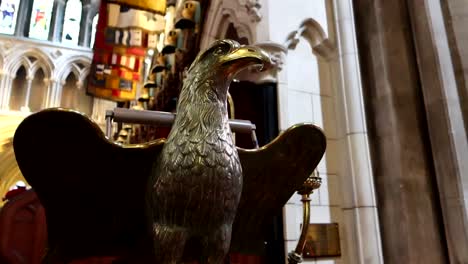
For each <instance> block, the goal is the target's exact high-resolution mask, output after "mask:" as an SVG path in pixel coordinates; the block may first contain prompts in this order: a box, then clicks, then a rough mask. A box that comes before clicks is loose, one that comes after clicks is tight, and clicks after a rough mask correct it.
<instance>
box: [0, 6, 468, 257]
mask: <svg viewBox="0 0 468 264" xmlns="http://www.w3.org/2000/svg"><path fill="white" fill-rule="evenodd" d="M0 11H1V12H0V197H1V198H2V199H0V263H1V264H3V263H5V264H36V263H54V264H55V263H76V264H78V263H82V264H85V263H95V264H99V263H100V264H110V263H120V262H117V261H116V257H118V256H115V255H107V256H103V255H96V256H92V254H91V255H90V256H88V257H87V258H77V259H70V260H68V261H55V260H51V259H48V258H46V257H45V256H46V255H47V256H48V255H50V253H49V252H51V251H53V250H52V249H50V248H49V246H48V244H49V243H48V238H50V237H51V236H52V235H53V234H48V229H50V228H51V227H50V226H49V225H52V224H51V223H50V222H51V221H50V220H49V221H47V217H46V215H49V214H48V213H47V212H45V211H44V210H45V209H44V205H45V204H44V205H43V204H41V201H42V199H43V197H44V196H41V195H39V194H38V195H39V197H38V195H36V192H35V186H32V185H34V184H31V183H30V182H28V180H26V178H25V176H24V175H23V173H22V169H20V167H21V166H19V165H18V163H20V160H19V159H18V162H17V158H18V154H19V153H16V155H15V148H16V145H17V144H16V143H14V137H15V132H16V131H17V128H18V127H19V126H20V124H22V122H23V121H25V120H27V119H28V118H29V117H31V116H34V114H35V113H38V112H39V113H40V112H41V111H43V110H45V109H49V108H66V109H73V110H74V111H77V112H80V113H82V114H84V115H86V116H87V117H89V119H90V120H92V121H90V122H93V123H95V124H96V125H97V126H96V127H99V129H100V131H99V132H96V133H102V134H103V135H106V136H107V138H108V140H109V141H112V142H114V143H115V144H117V145H119V146H130V145H138V144H145V143H147V142H153V141H157V140H158V139H160V138H166V137H168V133H169V131H170V129H171V128H170V126H167V125H165V126H158V125H157V124H156V123H152V124H149V123H144V122H143V123H138V122H134V123H133V122H130V121H128V119H127V122H126V121H125V118H123V119H122V120H124V121H119V115H118V114H119V113H120V114H122V115H123V116H124V115H126V114H127V115H132V116H139V115H140V116H141V115H146V116H148V115H147V114H146V113H156V115H157V116H158V118H166V117H168V116H169V117H172V118H174V116H175V118H177V117H178V115H177V109H178V108H177V106H178V103H179V102H182V100H179V99H180V98H179V95H180V93H181V90H182V89H183V87H184V81H185V80H186V78H187V75H188V74H190V71H191V69H190V65H191V64H192V63H194V62H198V60H200V57H197V54H199V53H200V52H203V51H205V50H210V48H211V47H213V46H212V45H213V43H219V42H216V41H218V40H225V39H229V40H234V41H236V43H240V45H248V46H247V47H256V48H258V49H261V50H262V51H263V52H265V54H267V55H268V56H269V63H268V64H265V65H266V66H264V69H263V70H262V71H257V70H254V69H253V68H252V69H251V68H248V69H245V70H243V71H241V72H239V73H237V74H236V75H235V76H233V80H232V83H231V85H230V88H229V93H228V95H227V98H226V100H227V102H228V107H227V109H228V116H229V119H230V120H233V121H236V120H238V122H239V123H240V124H241V125H245V126H248V127H249V129H250V130H249V133H250V132H251V130H253V131H255V133H254V135H255V137H253V136H252V135H251V134H249V133H241V132H236V131H234V129H233V132H235V133H234V135H233V140H234V143H235V145H236V146H237V147H239V148H243V149H255V148H257V149H258V148H259V149H260V150H261V149H265V148H267V146H269V144H270V142H276V141H275V138H277V137H280V136H281V135H285V134H287V133H288V131H290V128H291V127H292V128H294V127H295V126H297V124H305V123H307V124H308V123H310V124H313V125H315V126H316V127H319V128H320V129H321V131H322V132H323V134H324V135H325V139H324V142H325V141H326V150H325V153H324V155H323V157H322V159H321V160H320V162H319V163H318V165H317V166H316V167H314V170H313V173H311V174H310V178H308V181H307V182H305V183H304V186H305V185H306V184H307V183H309V184H310V183H311V182H310V181H309V179H313V180H316V181H314V182H313V183H315V184H317V183H318V184H317V185H313V187H310V186H309V187H310V188H311V189H310V190H309V192H308V193H307V194H304V189H300V188H297V189H296V190H294V194H293V195H292V196H291V197H290V198H289V199H288V201H287V202H285V203H284V204H283V206H282V209H281V210H279V211H278V212H276V214H275V215H272V216H271V217H268V218H267V219H264V221H263V222H262V223H263V224H262V228H263V229H264V230H261V231H260V232H262V235H263V242H264V243H263V244H264V245H262V249H261V250H260V252H261V253H257V251H256V252H255V253H249V252H244V251H242V252H241V251H236V250H235V249H231V251H230V252H229V255H228V256H227V257H226V258H225V262H224V263H231V264H257V263H258V264H260V263H264V264H277V263H278V264H279V263H281V264H283V263H289V264H292V263H301V262H302V263H314V264H315V263H316V264H331V263H343V264H354V263H365V264H377V263H454V264H456V263H457V264H458V263H468V250H467V249H468V133H467V129H468V101H467V100H468V29H467V27H465V26H464V25H466V24H465V23H468V2H466V1H464V0H420V1H412V0H393V1H387V0H372V1H369V0H289V1H281V0H133V1H131V0H53V1H51V0H0ZM229 43H231V42H229ZM232 45H234V44H232ZM235 45H238V44H235ZM235 45H234V46H235ZM236 47H237V46H236ZM249 51H250V50H249ZM202 58H203V57H202ZM75 113H76V112H75ZM158 113H159V114H158ZM112 118H113V119H112ZM171 122H172V121H171ZM176 122H177V121H176ZM252 124H253V125H252ZM232 127H233V126H232V125H231V128H232ZM64 131H65V130H64ZM80 131H81V130H80ZM83 131H84V129H83ZM239 131H240V130H239ZM28 132H29V133H30V134H31V135H33V134H36V133H37V134H36V135H44V137H45V138H44V140H53V138H51V137H48V136H47V134H48V133H45V132H43V131H28ZM23 134H24V133H23ZM307 136H308V135H304V141H303V144H304V145H306V144H307V140H306V137H307ZM63 137H64V138H66V137H68V140H70V141H74V140H76V139H77V138H76V137H79V135H78V134H77V133H71V134H70V135H64V136H63ZM74 137H75V138H74ZM297 147H298V148H300V147H302V145H301V143H300V144H298V146H297ZM31 151H33V150H32V149H31ZM34 151H35V150H34ZM69 151H71V152H70V153H73V150H69ZM90 151H91V150H90ZM31 153H33V152H31ZM34 153H35V155H37V159H38V160H39V159H40V160H42V159H48V162H49V163H48V164H51V165H50V166H49V167H50V168H49V169H51V170H53V169H54V167H56V168H62V167H63V166H62V165H61V164H59V163H60V160H62V158H57V159H56V160H54V157H52V156H51V157H47V156H46V155H48V153H50V151H48V150H47V149H43V150H42V151H39V152H36V151H35V152H34ZM81 154H83V155H82V156H79V155H77V154H76V153H75V154H73V155H71V157H78V158H79V159H82V160H83V161H85V163H84V164H83V166H86V160H87V159H88V161H89V164H99V162H100V161H99V160H92V161H91V160H89V159H90V158H91V157H96V155H94V154H92V153H89V154H87V153H86V152H85V153H80V155H81ZM42 155H45V157H40V156H42ZM88 155H89V156H88ZM302 158H309V157H301V160H302ZM310 158H311V159H312V157H310ZM96 159H99V157H96ZM298 159H299V158H298ZM108 160H109V159H108V158H107V157H102V162H101V163H102V166H107V167H108V168H118V167H119V166H120V164H117V162H115V164H113V163H112V162H109V163H110V164H104V162H105V161H108ZM131 161H132V162H133V161H135V160H134V159H131ZM123 162H125V161H123ZM128 162H130V160H128ZM138 162H141V163H144V162H145V160H143V159H142V160H141V161H135V164H136V165H135V166H136V167H138V168H136V167H135V171H139V166H140V165H142V166H143V164H139V163H138ZM310 163H311V164H312V163H313V161H312V160H311V161H310ZM299 164H300V162H297V163H296V162H294V161H291V162H289V163H288V164H283V165H284V166H292V167H293V168H295V166H302V165H299ZM274 165H275V164H271V166H272V167H274ZM295 169H301V168H295ZM70 170H72V168H70ZM96 171H97V170H96ZM96 171H94V172H90V175H94V174H97V173H96ZM111 171H115V170H109V172H111ZM67 173H68V172H66V171H63V174H64V175H66V174H67ZM131 174H132V172H131V171H130V172H129V177H128V179H127V180H128V181H132V179H133V178H132V177H131ZM285 174H287V173H285ZM44 177H46V175H44ZM96 177H99V175H97V176H96ZM275 177H276V178H275ZM288 177H290V175H272V176H271V178H270V179H271V181H272V182H273V183H274V181H276V179H279V178H283V179H287V178H288ZM96 182H99V180H98V179H96ZM87 184H89V185H90V186H91V185H93V184H94V183H93V181H90V182H89V183H87ZM96 184H97V183H96ZM256 184H257V187H258V189H259V190H262V186H261V185H265V186H270V185H267V183H264V182H256ZM268 184H270V183H268ZM49 185H51V186H50V187H51V188H53V189H57V190H62V191H65V192H66V190H67V188H70V191H71V190H72V189H73V186H63V185H61V184H60V183H59V182H57V183H55V184H54V183H53V182H49ZM129 185H130V183H129ZM273 185H274V184H273ZM113 186H114V185H113V184H112V177H110V180H109V183H108V187H106V185H104V186H103V187H102V188H113ZM280 187H281V186H279V188H280ZM284 188H286V186H285V187H284ZM37 191H39V189H38V190H37ZM269 191H270V192H269V193H268V194H265V195H266V196H271V197H274V196H275V193H274V190H269ZM83 195H86V194H83ZM123 196H125V194H122V197H123ZM57 200H60V197H59V198H57ZM129 200H131V199H129ZM124 203H125V202H124ZM260 204H261V203H260V201H259V203H258V205H257V206H260ZM63 206H64V207H67V204H63ZM248 206H250V207H252V208H255V206H256V205H255V202H252V204H250V205H248ZM250 207H249V208H250ZM46 209H47V208H46ZM71 209H73V208H71ZM257 209H258V210H259V211H261V208H257ZM255 211H256V210H253V211H252V214H255ZM306 221H307V222H306ZM72 222H73V221H71V222H70V223H72ZM61 224H62V225H64V226H66V224H67V223H66V222H65V223H61ZM84 225H86V224H85V223H84ZM68 228H69V230H70V236H72V234H73V233H74V232H73V229H75V228H76V227H75V226H73V225H72V224H70V225H69V227H68ZM235 230H237V231H236V232H243V231H244V232H246V233H247V232H249V231H248V228H247V227H245V229H244V230H243V227H242V226H240V227H239V228H237V229H235ZM239 230H240V231H239ZM235 235H236V234H233V236H235ZM242 235H244V236H246V237H248V234H242ZM70 239H73V237H70ZM91 240H92V238H90V242H91ZM77 247H78V246H77ZM293 253H295V254H296V255H295V256H298V258H299V259H295V260H293V259H292V255H294V254H293ZM155 254H157V253H155ZM124 263H127V262H124ZM128 263H140V262H137V261H136V260H134V261H132V260H130V261H129V262H128ZM154 263H157V262H154ZM167 263H169V262H167ZM170 263H173V262H170ZM174 263H175V262H174ZM177 263H179V262H177ZM187 263H189V262H187ZM190 263H192V262H190ZM206 263H210V264H212V263H218V262H210V261H208V262H206ZM163 264H165V263H163ZM200 264H202V263H200Z"/></svg>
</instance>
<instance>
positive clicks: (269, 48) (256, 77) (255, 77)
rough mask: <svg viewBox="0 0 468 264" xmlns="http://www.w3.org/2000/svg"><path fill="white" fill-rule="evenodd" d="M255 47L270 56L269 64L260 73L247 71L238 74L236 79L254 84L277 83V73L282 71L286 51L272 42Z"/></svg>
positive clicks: (283, 47)
mask: <svg viewBox="0 0 468 264" xmlns="http://www.w3.org/2000/svg"><path fill="white" fill-rule="evenodd" d="M255 46H257V47H260V48H262V49H263V50H264V51H266V52H267V53H268V55H270V59H271V63H270V64H268V65H265V66H264V68H263V69H262V71H260V72H259V71H258V70H256V69H247V70H245V71H243V72H241V73H239V75H238V76H237V78H236V79H237V80H241V81H250V82H254V83H267V82H278V72H280V71H281V70H282V69H283V65H284V62H285V59H286V55H287V53H288V49H287V48H286V47H285V46H283V45H281V44H278V43H274V42H262V43H257V44H255Z"/></svg>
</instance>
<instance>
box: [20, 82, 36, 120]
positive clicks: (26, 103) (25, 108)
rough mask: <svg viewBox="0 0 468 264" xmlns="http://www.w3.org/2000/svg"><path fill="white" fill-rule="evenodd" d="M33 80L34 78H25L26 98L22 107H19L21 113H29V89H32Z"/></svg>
mask: <svg viewBox="0 0 468 264" xmlns="http://www.w3.org/2000/svg"><path fill="white" fill-rule="evenodd" d="M33 80H34V76H28V77H26V96H25V98H24V105H23V107H21V111H23V112H29V111H30V109H29V101H30V100H31V89H32V82H33Z"/></svg>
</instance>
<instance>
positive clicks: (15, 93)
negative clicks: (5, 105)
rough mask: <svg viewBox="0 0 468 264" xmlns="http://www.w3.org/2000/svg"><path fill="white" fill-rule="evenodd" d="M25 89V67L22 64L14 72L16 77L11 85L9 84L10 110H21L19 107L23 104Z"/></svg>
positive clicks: (26, 88)
mask: <svg viewBox="0 0 468 264" xmlns="http://www.w3.org/2000/svg"><path fill="white" fill-rule="evenodd" d="M27 90H28V87H27V84H26V69H25V68H24V66H21V67H20V68H19V69H18V71H17V72H16V77H15V79H14V80H13V85H12V86H11V94H10V104H9V107H10V110H15V111H20V110H21V107H23V106H24V104H25V100H26V94H27Z"/></svg>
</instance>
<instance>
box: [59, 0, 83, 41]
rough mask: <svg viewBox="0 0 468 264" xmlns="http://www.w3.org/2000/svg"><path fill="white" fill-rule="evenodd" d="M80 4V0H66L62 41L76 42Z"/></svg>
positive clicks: (78, 30)
mask: <svg viewBox="0 0 468 264" xmlns="http://www.w3.org/2000/svg"><path fill="white" fill-rule="evenodd" d="M81 10H82V4H81V1H80V0H68V1H67V7H66V8H65V20H64V22H63V33H62V42H63V43H69V44H75V45H76V44H78V37H79V35H80V22H81Z"/></svg>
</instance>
